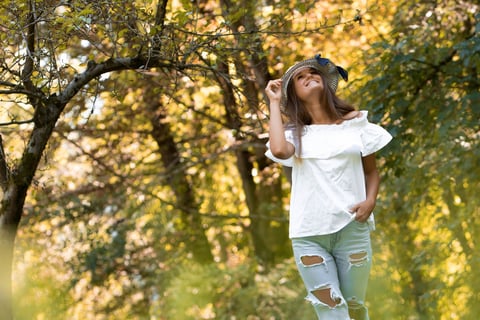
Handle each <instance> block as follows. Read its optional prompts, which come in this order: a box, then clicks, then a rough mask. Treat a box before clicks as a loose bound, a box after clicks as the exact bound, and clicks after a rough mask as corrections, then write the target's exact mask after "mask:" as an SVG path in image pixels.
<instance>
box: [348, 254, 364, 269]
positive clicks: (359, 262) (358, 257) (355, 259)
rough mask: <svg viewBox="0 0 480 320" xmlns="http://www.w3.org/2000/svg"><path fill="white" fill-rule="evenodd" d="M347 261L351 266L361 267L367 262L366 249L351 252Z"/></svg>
mask: <svg viewBox="0 0 480 320" xmlns="http://www.w3.org/2000/svg"><path fill="white" fill-rule="evenodd" d="M349 259H350V260H349V261H350V264H351V265H352V266H356V267H361V266H364V265H366V264H367V262H368V253H367V252H366V251H361V252H357V253H352V254H351V255H350V256H349Z"/></svg>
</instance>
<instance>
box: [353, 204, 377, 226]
mask: <svg viewBox="0 0 480 320" xmlns="http://www.w3.org/2000/svg"><path fill="white" fill-rule="evenodd" d="M373 208H375V202H374V201H369V200H365V201H362V202H360V203H357V204H356V205H354V206H353V207H351V208H350V212H351V213H354V214H355V220H357V221H358V222H366V221H367V219H368V217H370V215H371V214H372V211H373Z"/></svg>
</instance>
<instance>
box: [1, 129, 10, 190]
mask: <svg viewBox="0 0 480 320" xmlns="http://www.w3.org/2000/svg"><path fill="white" fill-rule="evenodd" d="M8 176H9V169H8V165H7V159H6V157H5V151H4V150H3V139H2V135H0V187H1V188H2V190H5V189H6V187H7V184H8Z"/></svg>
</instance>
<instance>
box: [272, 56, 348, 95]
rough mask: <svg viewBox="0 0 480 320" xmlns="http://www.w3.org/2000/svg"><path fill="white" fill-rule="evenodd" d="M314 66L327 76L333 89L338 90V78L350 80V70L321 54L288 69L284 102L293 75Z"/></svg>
mask: <svg viewBox="0 0 480 320" xmlns="http://www.w3.org/2000/svg"><path fill="white" fill-rule="evenodd" d="M304 68H313V69H315V70H318V72H320V74H322V76H324V77H325V80H326V81H327V84H328V86H329V87H330V88H332V90H333V91H334V92H335V91H337V86H338V79H339V78H340V77H342V78H343V79H344V80H345V81H348V72H347V71H346V70H345V69H343V68H342V67H339V66H336V65H334V64H333V63H332V62H331V61H330V60H329V59H326V58H322V57H321V56H320V55H319V54H317V55H315V57H314V58H311V59H308V60H304V61H300V62H297V63H296V64H294V65H293V66H291V67H290V68H288V69H287V71H286V72H285V74H284V75H283V77H282V99H283V101H284V104H285V103H286V102H287V87H288V84H289V82H290V80H292V77H293V75H294V74H295V73H296V72H297V71H298V70H300V69H304Z"/></svg>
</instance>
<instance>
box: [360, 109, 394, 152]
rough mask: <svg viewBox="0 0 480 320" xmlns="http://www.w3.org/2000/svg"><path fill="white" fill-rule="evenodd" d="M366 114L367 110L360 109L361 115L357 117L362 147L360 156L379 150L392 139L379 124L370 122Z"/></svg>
mask: <svg viewBox="0 0 480 320" xmlns="http://www.w3.org/2000/svg"><path fill="white" fill-rule="evenodd" d="M367 115H368V112H367V111H362V115H361V116H360V117H359V118H357V119H358V124H359V126H360V128H361V131H360V137H361V140H362V148H361V150H360V151H361V153H362V157H366V156H368V155H370V154H372V153H375V152H377V151H379V150H380V149H382V148H383V147H385V146H386V145H387V144H388V143H389V142H390V141H391V140H392V135H391V134H390V133H388V131H387V130H385V129H384V128H382V127H380V126H379V125H376V124H373V123H370V122H369V121H368V119H367Z"/></svg>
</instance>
